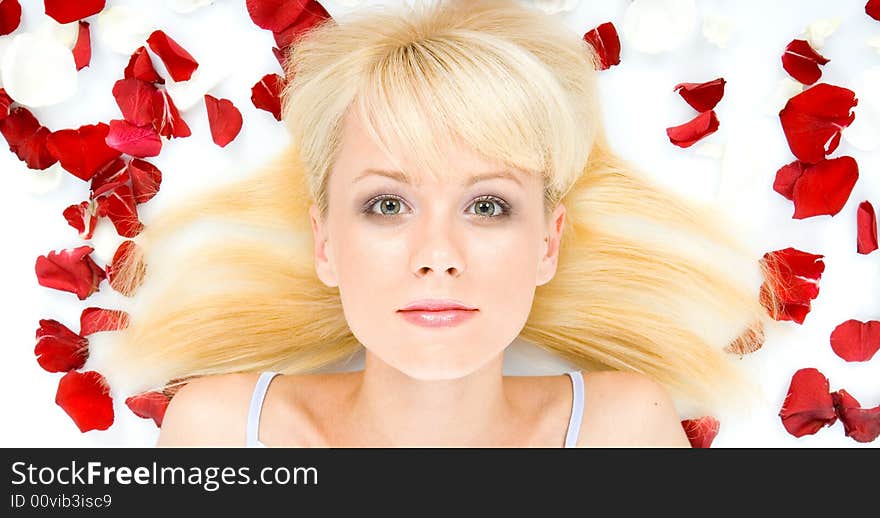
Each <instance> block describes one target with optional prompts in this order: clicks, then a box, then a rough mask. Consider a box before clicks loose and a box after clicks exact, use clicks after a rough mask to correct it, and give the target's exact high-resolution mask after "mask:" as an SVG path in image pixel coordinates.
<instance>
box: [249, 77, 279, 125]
mask: <svg viewBox="0 0 880 518" xmlns="http://www.w3.org/2000/svg"><path fill="white" fill-rule="evenodd" d="M283 88H284V78H282V77H281V76H279V75H278V74H266V75H265V76H263V78H262V79H260V81H259V82H258V83H257V84H255V85H254V86H253V87H251V102H253V103H254V106H256V107H257V108H259V109H261V110H266V111H267V112H269V113H271V114H272V115H273V116H274V117H275V119H276V120H279V121H280V120H281V90H282V89H283Z"/></svg>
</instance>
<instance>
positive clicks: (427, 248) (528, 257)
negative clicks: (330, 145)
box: [311, 116, 565, 380]
mask: <svg viewBox="0 0 880 518" xmlns="http://www.w3.org/2000/svg"><path fill="white" fill-rule="evenodd" d="M343 131H344V134H343V141H342V147H341V150H340V153H339V155H338V158H337V161H336V162H335V165H334V167H333V170H332V171H331V174H330V178H329V181H328V195H329V198H328V199H329V204H328V213H327V219H326V221H322V220H321V219H320V216H319V213H318V212H317V209H316V206H314V205H313V206H312V207H311V220H312V229H313V232H314V236H315V250H314V252H315V261H316V269H317V274H318V276H319V278H320V279H321V281H322V282H323V283H324V284H325V285H327V286H331V287H333V286H338V288H339V294H340V297H341V301H342V307H343V311H344V313H345V318H346V320H347V322H348V325H349V327H350V328H351V331H352V333H353V334H354V336H355V337H356V338H357V339H358V341H359V342H360V343H361V344H363V345H364V347H366V348H367V349H368V350H369V352H370V353H372V354H374V355H376V356H377V357H378V358H379V359H381V360H382V361H383V362H385V363H387V364H389V365H391V366H393V367H395V368H396V369H398V370H399V371H401V372H403V373H405V374H407V375H409V376H410V377H413V378H417V379H425V380H429V379H452V378H458V377H462V376H466V375H468V374H470V373H471V372H473V371H475V370H477V369H479V368H481V367H482V366H484V365H485V364H486V363H487V362H489V361H490V360H493V359H496V358H498V357H499V355H500V354H501V353H502V352H503V350H504V349H505V347H507V346H508V345H509V344H510V343H511V342H512V341H513V340H514V339H515V338H516V337H517V335H519V333H520V331H521V330H522V328H523V326H524V325H525V323H526V320H527V319H528V316H529V312H530V310H531V306H532V300H533V298H534V294H535V287H536V286H540V285H542V284H545V283H547V282H548V281H549V280H550V279H551V278H552V277H553V275H554V273H555V272H556V258H557V256H558V243H559V238H560V237H561V232H562V224H563V220H564V216H565V208H564V206H563V205H562V204H559V205H558V206H557V207H556V210H555V211H554V212H553V213H552V215H551V216H550V218H549V220H548V219H545V217H544V212H543V210H544V208H543V203H544V201H543V185H542V180H541V178H539V177H537V176H532V175H528V174H526V173H525V172H522V171H510V170H509V169H507V171H509V172H512V173H513V174H514V176H513V178H514V179H508V178H499V177H494V178H488V179H485V180H482V181H479V182H476V183H474V182H473V180H474V179H475V177H477V176H479V175H483V174H486V173H491V172H497V171H504V170H505V168H503V167H498V166H497V165H496V164H493V163H491V162H485V161H483V160H481V159H480V158H479V157H478V156H476V155H473V154H471V152H469V151H468V150H467V149H464V148H447V149H446V150H445V151H446V153H447V154H446V155H445V156H446V157H448V158H449V159H450V160H449V163H450V164H454V166H453V167H452V169H451V170H450V171H448V174H446V175H445V176H444V177H443V178H442V179H440V180H439V181H432V180H431V179H430V177H429V176H428V175H425V174H420V172H418V171H410V173H411V174H412V176H414V177H415V185H410V184H407V183H405V182H404V181H396V180H394V179H392V178H390V177H388V176H385V175H381V174H375V173H373V174H371V173H366V174H365V171H367V170H370V169H373V170H382V171H394V169H395V167H394V166H393V163H392V162H390V161H389V160H388V159H387V158H386V157H385V155H384V153H383V152H382V151H381V150H380V149H379V148H378V147H376V146H375V144H374V143H373V142H372V140H371V139H370V138H369V136H368V135H367V134H366V132H364V131H363V130H362V128H361V126H360V124H359V123H358V122H357V119H356V118H355V117H353V116H351V117H348V118H346V119H345V121H344V130H343ZM420 299H454V300H456V301H458V302H460V303H463V304H465V305H467V306H469V307H472V308H476V311H471V312H465V313H458V314H459V315H469V316H470V318H467V319H465V320H464V321H462V322H461V323H459V324H457V325H453V326H425V325H419V324H417V323H414V322H413V320H415V321H422V322H424V321H434V322H436V321H438V319H440V320H442V319H443V316H442V315H440V314H438V313H433V314H431V313H426V314H424V315H418V314H414V313H402V312H401V311H400V310H401V309H402V308H404V307H406V306H407V305H409V304H411V303H412V302H414V301H417V300H420ZM406 315H409V318H406ZM446 315H448V313H447V314H446Z"/></svg>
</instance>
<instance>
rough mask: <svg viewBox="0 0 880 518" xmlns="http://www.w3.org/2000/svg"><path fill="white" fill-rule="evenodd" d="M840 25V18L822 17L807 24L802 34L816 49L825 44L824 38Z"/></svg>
mask: <svg viewBox="0 0 880 518" xmlns="http://www.w3.org/2000/svg"><path fill="white" fill-rule="evenodd" d="M839 26H840V18H839V17H835V18H823V19H821V20H816V21H815V22H813V23H811V24H810V25H807V28H806V30H805V31H804V34H805V36H806V39H807V42H808V43H809V44H810V46H811V47H813V48H814V49H816V50H819V49H821V48H822V46H823V45H825V39H826V38H827V37H828V36H831V34H832V33H833V32H834V31H836V30H837V27H839Z"/></svg>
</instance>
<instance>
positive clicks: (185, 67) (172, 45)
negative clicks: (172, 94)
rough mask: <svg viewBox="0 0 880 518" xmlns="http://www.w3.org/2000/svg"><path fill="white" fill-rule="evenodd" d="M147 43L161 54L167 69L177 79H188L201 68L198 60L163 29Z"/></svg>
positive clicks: (157, 53) (154, 34)
mask: <svg viewBox="0 0 880 518" xmlns="http://www.w3.org/2000/svg"><path fill="white" fill-rule="evenodd" d="M147 44H148V45H149V46H150V48H151V49H152V50H153V52H155V53H156V55H157V56H159V59H161V60H162V63H163V64H164V65H165V69H166V70H168V73H169V74H170V75H171V78H172V79H174V80H175V81H186V80H188V79H189V78H190V77H192V74H193V72H195V71H196V69H197V68H199V64H198V62H197V61H196V60H195V58H194V57H192V56H191V55H190V53H189V52H187V51H186V49H184V48H183V47H181V46H180V45H179V44H178V43H177V42H176V41H174V40H173V39H172V38H171V37H170V36H168V35H167V34H165V33H164V32H162V31H161V30H155V31H153V32H152V34H150V37H149V38H147Z"/></svg>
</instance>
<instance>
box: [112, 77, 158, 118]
mask: <svg viewBox="0 0 880 518" xmlns="http://www.w3.org/2000/svg"><path fill="white" fill-rule="evenodd" d="M157 91H158V89H157V88H156V86H155V85H154V84H153V83H149V82H147V81H142V80H140V79H135V78H128V79H120V80H118V81H116V83H114V84H113V98H114V99H116V105H117V106H119V111H121V112H122V118H123V119H125V120H126V121H127V122H129V123H130V124H132V125H134V126H147V125H152V124H153V121H154V120H155V115H156V108H155V106H154V105H155V103H156V92H157Z"/></svg>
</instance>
